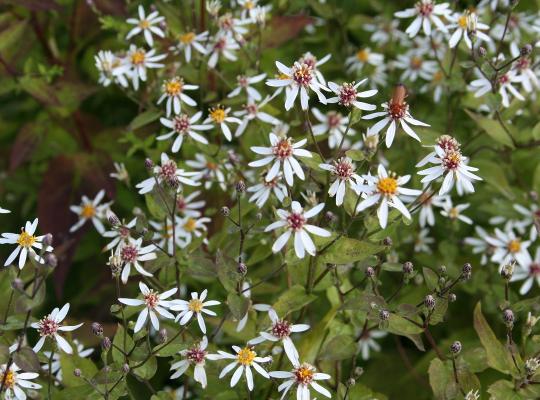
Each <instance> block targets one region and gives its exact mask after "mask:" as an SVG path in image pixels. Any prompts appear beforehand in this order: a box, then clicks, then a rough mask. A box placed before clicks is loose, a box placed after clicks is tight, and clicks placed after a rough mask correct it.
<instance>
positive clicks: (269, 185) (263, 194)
mask: <svg viewBox="0 0 540 400" xmlns="http://www.w3.org/2000/svg"><path fill="white" fill-rule="evenodd" d="M267 174H268V170H266V171H264V172H263V173H262V174H261V179H260V183H258V184H256V185H254V186H250V187H248V188H247V191H248V192H249V193H253V194H252V195H251V197H250V198H249V201H250V202H254V203H255V204H256V205H257V207H259V208H262V207H263V206H264V205H265V204H266V202H267V201H268V198H269V197H270V194H271V193H274V196H276V198H277V199H278V201H279V202H282V201H283V199H285V197H287V192H288V191H287V186H285V185H284V184H283V183H281V182H282V180H283V174H282V173H281V172H279V173H278V174H277V175H276V176H275V177H274V179H272V180H270V181H267V180H266V175H267Z"/></svg>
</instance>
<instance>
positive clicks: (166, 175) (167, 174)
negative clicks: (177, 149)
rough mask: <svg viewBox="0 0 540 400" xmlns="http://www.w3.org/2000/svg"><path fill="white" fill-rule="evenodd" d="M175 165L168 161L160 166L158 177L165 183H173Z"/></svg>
mask: <svg viewBox="0 0 540 400" xmlns="http://www.w3.org/2000/svg"><path fill="white" fill-rule="evenodd" d="M176 168H177V167H176V163H175V162H174V161H173V160H168V161H166V162H165V163H163V164H162V165H161V169H160V171H159V175H160V176H161V178H162V179H164V180H166V181H173V180H174V179H175V178H176Z"/></svg>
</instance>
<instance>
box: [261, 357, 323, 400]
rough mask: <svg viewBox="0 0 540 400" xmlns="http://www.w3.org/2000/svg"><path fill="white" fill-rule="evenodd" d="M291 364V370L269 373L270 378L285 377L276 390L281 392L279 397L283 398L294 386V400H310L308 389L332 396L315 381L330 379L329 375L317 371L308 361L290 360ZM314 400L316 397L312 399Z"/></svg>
mask: <svg viewBox="0 0 540 400" xmlns="http://www.w3.org/2000/svg"><path fill="white" fill-rule="evenodd" d="M290 361H291V363H292V365H293V370H292V371H272V372H270V373H269V375H270V376H271V377H272V378H277V379H285V381H284V382H283V383H282V384H281V385H279V387H278V391H279V392H283V394H282V395H281V398H282V399H284V398H285V397H286V396H287V393H288V392H289V390H291V388H293V387H294V386H296V400H310V399H311V393H310V389H313V390H315V391H316V392H318V393H320V394H322V395H323V396H326V397H328V398H331V397H332V394H331V393H330V392H329V391H328V389H325V388H324V387H322V386H321V385H320V384H319V383H318V382H317V381H322V380H327V379H330V375H328V374H323V373H321V372H317V369H316V368H315V367H314V366H313V365H311V364H308V363H306V362H305V363H300V361H298V360H290ZM313 400H316V399H313Z"/></svg>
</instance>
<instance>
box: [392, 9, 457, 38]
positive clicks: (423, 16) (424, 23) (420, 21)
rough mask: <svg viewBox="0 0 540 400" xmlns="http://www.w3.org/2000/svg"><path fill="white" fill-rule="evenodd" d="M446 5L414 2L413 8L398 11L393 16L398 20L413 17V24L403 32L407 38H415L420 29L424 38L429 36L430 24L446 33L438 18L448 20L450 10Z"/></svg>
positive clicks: (442, 23)
mask: <svg viewBox="0 0 540 400" xmlns="http://www.w3.org/2000/svg"><path fill="white" fill-rule="evenodd" d="M448 7H449V4H448V3H441V4H435V3H434V1H433V0H420V1H418V2H416V4H415V5H414V8H408V9H406V10H404V11H398V12H396V13H394V15H395V16H396V17H398V18H411V17H415V18H414V20H413V22H412V23H411V24H410V25H409V27H408V28H407V29H406V30H405V32H406V33H407V34H408V35H409V37H411V38H412V37H415V36H416V35H417V34H418V32H419V31H420V28H422V29H423V30H424V34H425V35H426V36H429V35H431V23H433V24H435V26H436V27H437V28H439V29H440V30H441V31H442V32H445V33H446V32H447V31H448V30H447V29H446V26H445V25H444V22H443V21H442V20H441V18H440V17H443V18H448V16H449V13H450V10H449V9H448Z"/></svg>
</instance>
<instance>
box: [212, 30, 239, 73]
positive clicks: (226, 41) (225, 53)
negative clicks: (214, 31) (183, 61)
mask: <svg viewBox="0 0 540 400" xmlns="http://www.w3.org/2000/svg"><path fill="white" fill-rule="evenodd" d="M239 48H240V46H239V45H238V43H237V42H236V41H235V40H234V39H232V38H231V37H230V36H228V35H223V34H221V35H216V37H215V38H214V40H213V42H212V43H210V44H209V45H208V47H207V49H206V54H210V57H209V58H208V66H209V67H210V68H215V67H216V65H217V63H218V61H219V58H220V57H224V58H225V59H227V60H229V61H236V60H237V59H238V58H237V57H236V54H234V52H235V51H236V50H238V49H239Z"/></svg>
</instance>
